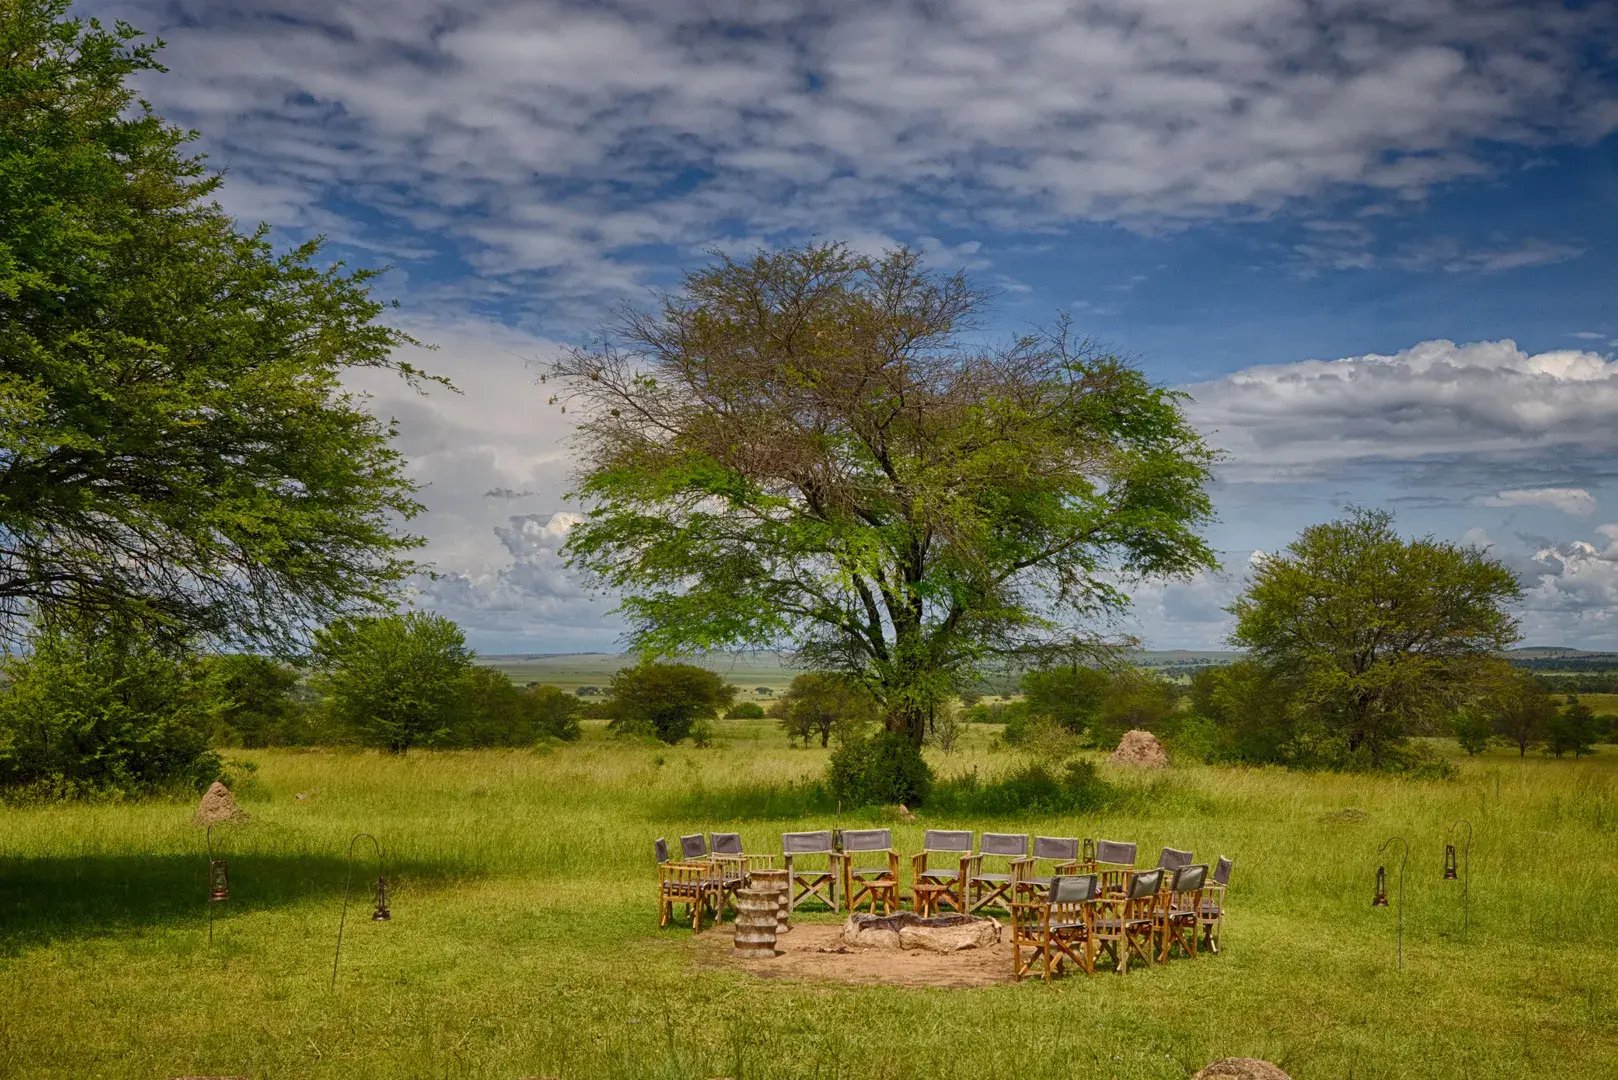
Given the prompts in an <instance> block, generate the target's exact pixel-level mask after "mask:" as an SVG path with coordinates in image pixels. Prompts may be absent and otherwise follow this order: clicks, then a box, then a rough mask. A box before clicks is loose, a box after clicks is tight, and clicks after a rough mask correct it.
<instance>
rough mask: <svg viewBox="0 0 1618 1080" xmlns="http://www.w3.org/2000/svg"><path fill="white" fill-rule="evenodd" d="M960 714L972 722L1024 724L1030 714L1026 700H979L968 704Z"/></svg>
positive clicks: (1008, 724) (1030, 716)
mask: <svg viewBox="0 0 1618 1080" xmlns="http://www.w3.org/2000/svg"><path fill="white" fill-rule="evenodd" d="M962 715H963V716H964V717H965V718H966V720H967V722H968V723H972V724H1005V725H1007V727H1008V728H1009V727H1010V726H1011V725H1013V724H1025V723H1027V722H1028V721H1029V720H1030V719H1031V718H1032V715H1031V713H1030V712H1029V709H1028V702H1026V701H980V702H978V703H977V704H975V705H971V706H968V707H967V708H966V709H965V710H963V712H962Z"/></svg>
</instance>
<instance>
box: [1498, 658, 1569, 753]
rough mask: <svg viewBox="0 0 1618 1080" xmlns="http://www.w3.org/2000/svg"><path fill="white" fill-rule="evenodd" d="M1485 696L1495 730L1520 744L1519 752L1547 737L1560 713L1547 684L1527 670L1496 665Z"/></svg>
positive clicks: (1510, 741)
mask: <svg viewBox="0 0 1618 1080" xmlns="http://www.w3.org/2000/svg"><path fill="white" fill-rule="evenodd" d="M1492 676H1493V682H1492V685H1491V687H1490V690H1489V693H1488V697H1487V698H1486V699H1485V700H1486V702H1487V708H1488V709H1489V713H1490V716H1491V717H1492V718H1493V722H1494V732H1495V734H1496V735H1499V736H1500V737H1501V738H1502V739H1504V740H1506V741H1507V742H1509V743H1510V744H1511V745H1513V746H1515V747H1516V748H1517V756H1518V757H1522V756H1524V755H1526V754H1527V753H1528V748H1529V747H1531V746H1537V745H1539V744H1540V743H1541V742H1543V741H1544V739H1545V735H1546V732H1547V731H1548V730H1549V728H1550V725H1551V721H1552V720H1553V719H1554V718H1555V716H1556V703H1555V702H1554V701H1552V700H1551V695H1550V691H1548V690H1546V689H1545V684H1544V683H1542V682H1540V681H1539V680H1538V679H1536V678H1534V677H1533V676H1532V675H1530V674H1528V673H1527V672H1525V671H1518V670H1516V669H1514V668H1504V669H1500V668H1496V669H1495V670H1494V671H1493V672H1492Z"/></svg>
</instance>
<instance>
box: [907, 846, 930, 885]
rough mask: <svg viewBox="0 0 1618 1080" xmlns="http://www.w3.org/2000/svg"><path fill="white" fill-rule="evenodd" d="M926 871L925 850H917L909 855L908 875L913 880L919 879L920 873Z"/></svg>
mask: <svg viewBox="0 0 1618 1080" xmlns="http://www.w3.org/2000/svg"><path fill="white" fill-rule="evenodd" d="M926 872H927V853H926V852H925V851H918V852H916V853H915V854H914V855H912V856H910V876H911V877H912V878H914V879H915V880H917V881H920V880H921V875H923V874H925V873H926Z"/></svg>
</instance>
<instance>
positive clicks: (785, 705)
mask: <svg viewBox="0 0 1618 1080" xmlns="http://www.w3.org/2000/svg"><path fill="white" fill-rule="evenodd" d="M770 711H771V713H772V714H773V715H775V716H777V717H779V718H780V721H781V729H782V730H783V731H785V732H786V733H787V738H788V739H790V740H797V739H802V740H803V744H804V745H805V746H808V745H809V738H810V736H812V735H818V736H819V737H820V745H821V746H826V745H828V744H829V743H830V742H831V737H832V735H833V734H840V735H853V734H857V733H858V732H859V731H860V729H861V728H863V727H864V726H865V725H866V724H868V723H870V722H871V721H873V720H875V719H876V717H877V708H876V701H875V700H874V699H873V698H872V697H871V693H870V691H869V690H867V689H866V688H865V686H864V684H863V683H859V682H856V681H854V680H853V679H850V678H849V677H848V676H847V675H844V674H842V673H841V672H836V671H806V672H804V673H803V674H801V675H795V676H793V678H792V684H791V685H790V686H788V687H787V690H786V693H784V694H782V695H781V696H780V697H778V698H776V699H775V701H774V703H772V704H771V706H770Z"/></svg>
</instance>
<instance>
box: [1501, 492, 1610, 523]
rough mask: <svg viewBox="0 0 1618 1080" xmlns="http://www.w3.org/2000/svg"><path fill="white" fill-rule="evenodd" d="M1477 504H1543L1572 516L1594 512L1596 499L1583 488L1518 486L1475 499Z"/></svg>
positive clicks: (1587, 514) (1587, 515)
mask: <svg viewBox="0 0 1618 1080" xmlns="http://www.w3.org/2000/svg"><path fill="white" fill-rule="evenodd" d="M1477 503H1478V505H1479V506H1545V507H1549V508H1550V509H1552V510H1560V511H1562V513H1564V514H1572V515H1573V516H1574V517H1589V516H1590V515H1591V514H1594V513H1595V512H1596V499H1595V496H1594V495H1591V494H1590V493H1589V492H1588V491H1585V490H1584V489H1583V488H1518V489H1516V490H1514V491H1500V492H1496V493H1495V494H1493V495H1486V496H1483V497H1482V498H1480V499H1478V500H1477Z"/></svg>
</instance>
